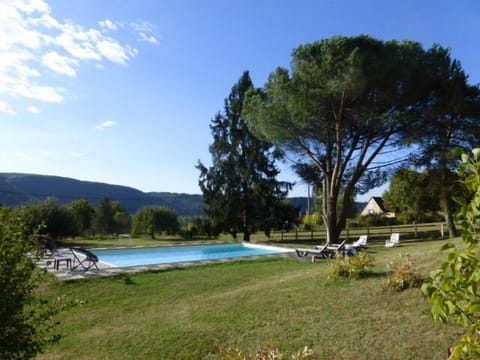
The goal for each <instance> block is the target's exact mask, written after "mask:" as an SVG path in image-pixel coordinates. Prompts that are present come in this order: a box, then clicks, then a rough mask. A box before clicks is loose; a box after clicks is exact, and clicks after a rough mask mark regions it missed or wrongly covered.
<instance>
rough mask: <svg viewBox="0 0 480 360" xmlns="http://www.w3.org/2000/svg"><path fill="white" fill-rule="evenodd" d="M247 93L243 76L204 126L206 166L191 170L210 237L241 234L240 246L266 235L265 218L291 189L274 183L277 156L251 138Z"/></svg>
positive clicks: (247, 81)
mask: <svg viewBox="0 0 480 360" xmlns="http://www.w3.org/2000/svg"><path fill="white" fill-rule="evenodd" d="M251 88H253V84H252V81H251V79H250V76H249V73H248V71H245V72H244V73H243V75H242V76H241V77H240V79H239V81H238V82H237V83H236V84H235V85H234V86H233V88H232V90H231V92H230V95H229V96H228V98H226V99H225V107H224V111H223V112H219V113H217V114H216V115H215V117H214V118H213V120H212V124H211V125H210V128H211V130H212V135H213V143H212V144H211V145H210V148H209V151H210V154H211V156H212V166H210V167H206V166H205V165H203V164H202V162H200V161H199V163H198V165H197V169H199V170H200V178H199V185H200V188H201V190H202V192H203V198H204V202H205V204H206V209H205V210H206V212H207V214H208V216H209V217H210V219H211V221H212V223H213V227H214V229H216V233H217V234H218V233H219V232H220V231H225V232H229V233H231V234H232V235H233V236H234V237H236V234H237V233H238V232H241V233H243V240H245V241H249V240H250V234H251V233H252V232H254V231H255V230H257V229H259V228H260V229H263V230H269V229H266V228H267V227H269V223H268V222H267V221H265V219H268V218H271V216H270V214H272V213H273V212H274V211H275V210H274V209H275V208H276V206H278V204H279V202H280V201H281V200H282V199H284V198H285V196H286V195H287V193H288V190H289V189H290V188H291V184H290V183H287V182H279V181H277V180H276V176H277V175H278V174H279V170H278V168H277V167H276V165H275V160H276V159H278V158H280V153H279V151H278V150H275V149H273V147H272V144H271V143H269V142H266V141H263V140H259V139H257V138H256V137H254V136H253V134H252V133H251V132H250V131H249V130H248V128H247V125H246V123H245V119H244V118H243V116H242V109H243V99H244V97H245V93H246V92H247V91H248V90H249V89H251Z"/></svg>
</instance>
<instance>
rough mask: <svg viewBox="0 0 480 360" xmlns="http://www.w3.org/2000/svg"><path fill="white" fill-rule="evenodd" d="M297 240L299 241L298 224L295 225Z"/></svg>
mask: <svg viewBox="0 0 480 360" xmlns="http://www.w3.org/2000/svg"><path fill="white" fill-rule="evenodd" d="M295 241H298V225H295Z"/></svg>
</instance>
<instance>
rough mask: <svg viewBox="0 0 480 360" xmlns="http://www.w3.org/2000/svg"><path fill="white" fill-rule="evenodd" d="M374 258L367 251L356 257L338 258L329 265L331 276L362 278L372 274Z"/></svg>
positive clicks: (359, 253)
mask: <svg viewBox="0 0 480 360" xmlns="http://www.w3.org/2000/svg"><path fill="white" fill-rule="evenodd" d="M373 262H374V259H373V256H371V255H369V254H367V253H366V252H365V251H361V252H358V253H357V254H356V255H354V256H345V257H342V256H337V257H336V258H335V259H332V260H330V261H329V263H328V267H329V269H328V270H329V274H331V275H333V276H337V277H353V278H357V279H358V278H362V277H365V276H367V275H368V274H370V273H371V272H372V269H373V265H374V264H373Z"/></svg>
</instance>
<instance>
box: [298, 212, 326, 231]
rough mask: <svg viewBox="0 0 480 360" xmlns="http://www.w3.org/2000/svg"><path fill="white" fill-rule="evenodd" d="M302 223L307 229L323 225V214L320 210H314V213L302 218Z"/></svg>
mask: <svg viewBox="0 0 480 360" xmlns="http://www.w3.org/2000/svg"><path fill="white" fill-rule="evenodd" d="M302 223H303V226H304V228H305V230H311V229H312V228H315V226H317V225H322V224H323V220H322V214H320V213H319V212H314V213H313V214H307V215H305V216H304V217H303V218H302Z"/></svg>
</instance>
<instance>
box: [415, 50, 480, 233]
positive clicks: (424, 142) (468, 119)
mask: <svg viewBox="0 0 480 360" xmlns="http://www.w3.org/2000/svg"><path fill="white" fill-rule="evenodd" d="M427 56H428V62H429V66H428V67H427V68H425V74H426V76H427V77H428V78H429V79H430V82H432V83H433V84H434V86H433V87H432V88H431V90H430V94H429V101H428V103H426V104H425V105H426V106H425V108H424V110H423V111H422V118H423V120H422V124H421V127H417V126H414V127H412V128H411V131H412V134H411V136H410V139H411V141H412V142H413V143H415V144H416V145H417V149H418V151H417V152H416V164H417V165H420V166H423V167H426V168H427V169H429V170H430V171H431V172H432V175H433V178H432V180H433V181H431V182H430V183H431V184H430V185H431V186H432V187H434V188H435V189H436V191H437V193H438V195H439V196H438V200H439V203H440V207H441V209H442V212H443V215H444V217H445V221H446V222H447V226H448V229H449V235H450V237H451V238H452V237H456V236H457V229H456V226H455V222H454V218H453V214H454V213H455V211H456V209H455V204H454V202H453V201H452V195H454V194H455V192H456V188H457V186H456V185H457V184H458V181H457V180H458V179H457V177H456V176H451V175H452V174H453V172H452V169H455V168H456V167H457V164H458V161H459V158H458V157H457V156H452V153H453V151H454V150H455V149H456V148H461V149H465V150H466V149H471V148H472V147H474V146H478V139H479V136H480V127H479V126H478V123H479V120H480V112H479V108H478V104H479V101H480V88H479V86H478V85H469V84H468V76H467V74H465V72H464V71H463V69H462V66H461V64H460V62H459V61H457V60H455V59H452V58H451V56H450V51H449V50H448V49H446V48H442V47H440V46H438V45H435V46H433V47H432V49H430V50H429V51H428V54H427ZM419 128H421V131H418V129H419Z"/></svg>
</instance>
